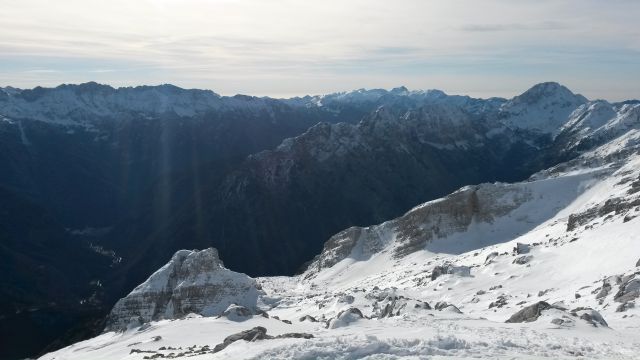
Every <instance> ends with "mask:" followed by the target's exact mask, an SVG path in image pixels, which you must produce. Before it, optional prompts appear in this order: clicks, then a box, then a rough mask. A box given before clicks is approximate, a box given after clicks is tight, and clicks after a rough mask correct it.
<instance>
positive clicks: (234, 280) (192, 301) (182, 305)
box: [106, 248, 261, 331]
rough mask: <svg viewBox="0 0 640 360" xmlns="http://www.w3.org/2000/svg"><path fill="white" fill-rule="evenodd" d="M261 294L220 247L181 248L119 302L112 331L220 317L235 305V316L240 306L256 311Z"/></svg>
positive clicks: (110, 324) (110, 322)
mask: <svg viewBox="0 0 640 360" xmlns="http://www.w3.org/2000/svg"><path fill="white" fill-rule="evenodd" d="M260 293H261V291H260V290H258V288H257V284H256V281H255V280H254V279H252V278H250V277H248V276H247V275H245V274H240V273H236V272H233V271H231V270H228V269H226V268H224V265H223V264H222V261H221V260H220V259H219V257H218V252H217V250H216V249H213V248H209V249H206V250H201V251H197V250H194V251H189V250H181V251H178V252H177V253H176V254H175V255H174V256H173V258H172V259H171V261H169V263H168V264H167V265H165V266H163V267H162V268H161V269H160V270H158V271H156V272H155V273H154V274H153V275H151V276H150V277H149V279H147V281H145V282H144V283H142V284H141V285H139V286H138V287H136V288H135V289H134V290H133V291H132V292H131V293H130V294H129V295H127V296H126V297H125V298H123V299H120V301H118V302H117V303H116V305H115V306H114V308H113V310H112V311H111V313H110V314H109V317H108V320H107V326H106V331H110V330H124V329H126V328H128V327H137V326H140V325H142V324H143V323H146V322H149V321H154V320H161V319H176V318H180V317H182V316H184V315H186V314H189V313H196V314H200V315H203V316H215V315H219V314H221V313H222V312H223V311H225V310H229V309H227V308H228V307H229V306H230V305H234V306H231V308H230V311H231V312H234V311H235V310H238V309H241V308H238V307H236V306H238V305H239V306H242V307H245V308H249V309H252V308H255V307H256V303H257V299H258V295H259V294H260ZM235 304H237V305H235Z"/></svg>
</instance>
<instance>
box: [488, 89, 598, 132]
mask: <svg viewBox="0 0 640 360" xmlns="http://www.w3.org/2000/svg"><path fill="white" fill-rule="evenodd" d="M588 101H589V100H587V98H585V97H584V96H582V95H579V94H574V93H573V92H572V91H571V90H569V89H568V88H567V87H565V86H563V85H560V84H558V83H556V82H544V83H540V84H537V85H534V86H533V87H532V88H530V89H529V90H527V91H525V92H524V93H522V94H521V95H518V96H516V97H514V98H513V99H511V100H509V101H507V102H506V103H504V104H503V105H502V106H501V108H500V111H501V113H502V117H503V118H504V119H506V121H505V124H506V125H508V126H509V127H512V128H519V129H523V130H528V131H534V132H539V133H548V134H557V133H558V131H559V130H560V129H561V127H562V126H563V125H564V124H565V123H566V122H567V120H568V117H569V115H570V114H571V113H572V112H573V111H574V110H575V109H577V108H578V107H579V106H581V105H583V104H585V103H587V102H588Z"/></svg>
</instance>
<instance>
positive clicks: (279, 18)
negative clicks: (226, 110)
mask: <svg viewBox="0 0 640 360" xmlns="http://www.w3.org/2000/svg"><path fill="white" fill-rule="evenodd" d="M0 6H2V9H3V11H2V12H0V22H1V23H2V24H3V32H2V33H0V84H2V85H12V86H19V87H31V86H36V85H49V86H52V85H57V84H60V83H70V82H82V81H90V80H95V81H100V82H105V83H109V84H111V85H114V86H122V85H138V84H158V83H167V82H171V83H174V84H176V85H179V86H183V87H198V88H210V89H213V90H215V91H217V92H220V93H223V94H234V93H238V92H242V93H249V94H256V95H271V96H291V95H302V94H307V93H312V94H314V93H326V92H332V91H337V90H349V89H352V88H361V87H393V86H397V85H401V84H402V85H406V86H408V87H411V88H441V89H443V90H445V91H448V92H452V93H465V94H471V95H475V96H512V95H514V94H515V93H518V92H520V91H522V90H524V89H526V88H527V87H529V86H530V85H532V84H533V83H536V82H540V81H546V80H555V81H560V82H563V83H565V84H566V85H568V86H570V87H571V88H573V89H575V90H576V91H579V92H582V93H584V94H585V95H587V96H589V97H592V98H608V99H612V100H618V99H623V98H632V97H640V85H638V84H640V65H639V63H640V62H638V61H637V59H638V58H639V57H638V55H640V41H639V40H638V39H640V25H638V22H637V19H636V16H635V14H638V13H640V4H639V3H637V2H634V1H626V0H619V1H607V2H603V1H595V0H582V1H579V0H562V1H546V0H543V1H533V0H530V1H529V0H521V1H508V0H487V1H482V2H478V1H474V0H447V1H445V0H441V1H435V0H431V1H429V0H399V1H394V2H389V1H378V0H351V1H338V0H325V1H322V2H315V3H311V2H308V1H296V0H270V1H264V0H136V1H123V0H111V1H108V2H105V1H97V0H82V1H81V0H66V1H56V2H51V1H46V0H21V1H10V0H0Z"/></svg>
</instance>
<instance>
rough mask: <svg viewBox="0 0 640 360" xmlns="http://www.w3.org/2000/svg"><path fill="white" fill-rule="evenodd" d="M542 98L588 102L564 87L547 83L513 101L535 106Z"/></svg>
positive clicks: (555, 83)
mask: <svg viewBox="0 0 640 360" xmlns="http://www.w3.org/2000/svg"><path fill="white" fill-rule="evenodd" d="M544 98H553V99H564V100H569V101H572V102H579V103H581V104H582V103H586V102H587V101H588V100H587V99H586V98H585V97H584V96H582V95H580V94H574V93H573V92H572V91H571V90H569V89H568V88H567V87H566V86H564V85H561V84H559V83H557V82H553V81H549V82H543V83H539V84H536V85H534V86H533V87H531V88H530V89H529V90H527V91H525V92H524V93H522V94H521V95H519V96H516V97H515V98H514V100H515V99H519V100H521V101H523V102H525V103H527V104H535V103H537V102H539V101H541V100H542V99H544Z"/></svg>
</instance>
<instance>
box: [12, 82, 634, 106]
mask: <svg viewBox="0 0 640 360" xmlns="http://www.w3.org/2000/svg"><path fill="white" fill-rule="evenodd" d="M91 82H95V83H98V84H100V85H107V86H110V87H112V88H114V89H119V88H135V87H144V86H163V85H172V86H177V87H179V88H182V89H185V90H204V91H213V92H214V93H216V94H218V95H220V96H228V97H231V96H235V95H246V96H255V97H269V98H273V99H291V98H295V97H305V96H324V95H331V94H336V93H348V92H352V91H358V90H378V89H382V90H387V91H391V90H392V89H394V88H398V87H403V86H404V87H406V88H407V90H409V91H428V90H440V91H444V92H445V93H446V94H447V95H459V96H470V97H472V98H478V99H489V98H492V97H495V98H504V99H511V98H513V97H515V96H518V95H521V94H522V93H524V92H525V91H527V90H529V89H531V88H532V87H533V86H535V85H538V84H541V83H545V82H556V83H557V81H551V80H550V81H543V82H539V83H536V84H531V86H528V87H526V88H524V89H523V90H522V91H519V92H516V93H514V94H507V95H504V96H500V95H494V96H474V95H472V94H463V93H454V92H449V91H445V90H443V89H436V88H421V89H417V88H410V87H408V86H405V85H397V86H393V87H388V88H380V87H378V88H357V89H348V90H341V91H333V92H327V93H321V94H291V95H286V94H285V95H282V96H280V95H266V94H250V93H233V94H232V93H228V94H224V93H221V92H219V91H216V89H209V88H197V87H181V86H178V85H175V84H171V83H157V84H137V85H123V86H116V85H112V84H108V83H103V82H97V81H93V80H90V81H87V82H82V83H62V84H57V85H51V86H42V85H36V86H34V87H26V88H21V87H17V86H12V85H4V84H0V88H3V87H4V88H7V87H12V88H16V89H20V90H28V89H34V88H36V87H42V88H56V87H58V86H64V85H82V84H86V83H91ZM559 84H560V85H562V86H565V87H567V88H568V89H569V90H571V92H573V93H574V94H576V95H583V96H585V97H586V98H587V99H589V100H605V101H612V102H616V101H625V100H640V99H639V98H628V99H620V100H611V99H604V98H590V97H589V96H586V95H584V94H583V93H581V92H580V91H576V90H575V89H572V88H570V87H568V86H566V85H565V84H562V83H559Z"/></svg>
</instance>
